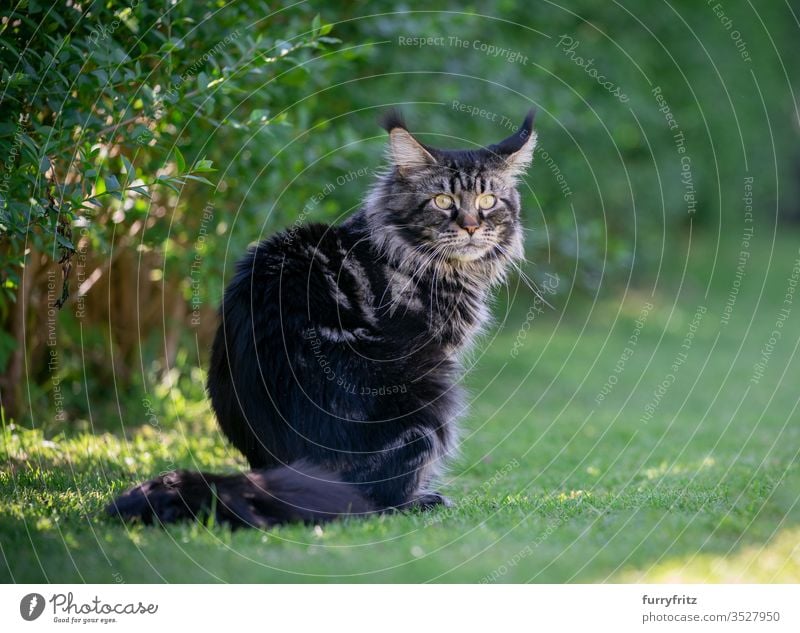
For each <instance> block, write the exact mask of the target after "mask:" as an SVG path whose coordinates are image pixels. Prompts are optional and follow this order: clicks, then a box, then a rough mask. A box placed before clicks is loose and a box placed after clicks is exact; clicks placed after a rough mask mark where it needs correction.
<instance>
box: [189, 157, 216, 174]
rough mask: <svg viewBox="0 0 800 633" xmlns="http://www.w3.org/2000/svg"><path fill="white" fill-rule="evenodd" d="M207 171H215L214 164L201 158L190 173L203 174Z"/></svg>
mask: <svg viewBox="0 0 800 633" xmlns="http://www.w3.org/2000/svg"><path fill="white" fill-rule="evenodd" d="M209 171H217V170H216V169H214V162H213V161H210V160H206V159H205V158H201V159H200V160H198V161H197V162H196V163H195V164H194V167H192V173H204V172H209Z"/></svg>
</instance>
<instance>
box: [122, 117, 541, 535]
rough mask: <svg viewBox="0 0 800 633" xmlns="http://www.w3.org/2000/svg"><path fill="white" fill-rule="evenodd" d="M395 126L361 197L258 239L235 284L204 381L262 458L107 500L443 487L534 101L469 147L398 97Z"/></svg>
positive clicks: (248, 502)
mask: <svg viewBox="0 0 800 633" xmlns="http://www.w3.org/2000/svg"><path fill="white" fill-rule="evenodd" d="M384 125H385V128H386V129H387V131H388V132H389V159H390V168H389V169H388V170H386V171H385V173H383V174H382V175H381V176H379V178H378V180H377V182H376V183H375V185H374V186H373V187H372V189H371V191H370V192H369V194H368V196H367V197H366V199H365V201H364V204H363V207H362V208H361V209H360V210H359V211H358V212H357V213H355V214H354V215H353V216H351V217H350V218H349V219H347V220H346V221H345V222H344V223H342V224H341V225H338V226H328V225H324V224H309V225H306V226H303V227H300V228H298V229H295V230H292V231H288V232H283V233H278V234H277V235H274V236H272V237H271V238H269V239H266V240H264V241H263V242H261V243H260V244H258V245H257V246H255V247H254V248H252V249H251V250H250V251H249V252H248V253H247V255H245V257H244V258H243V259H242V260H241V261H240V262H239V264H238V266H237V269H236V274H235V276H234V278H233V280H232V281H231V283H230V285H229V286H228V288H227V290H226V291H225V295H224V298H223V301H222V306H221V309H220V319H221V323H220V326H219V329H218V331H217V335H216V338H215V340H214V344H213V348H212V351H211V366H210V368H209V375H208V393H209V395H210V397H211V405H212V407H213V409H214V412H215V414H216V416H217V419H218V420H219V424H220V426H221V427H222V430H223V431H224V433H225V435H226V436H227V437H228V438H229V439H230V441H231V442H232V443H233V445H234V446H236V447H237V448H238V449H239V450H240V451H242V452H243V453H244V455H245V456H246V458H247V461H248V462H249V463H250V466H251V467H252V470H251V471H249V472H247V473H243V474H237V475H210V474H206V473H199V472H189V471H183V470H181V471H175V472H172V473H169V474H167V475H164V476H161V477H158V478H156V479H153V480H151V481H148V482H146V483H144V484H141V485H139V486H136V487H135V488H133V489H131V490H130V491H128V492H126V493H125V494H123V495H122V496H120V497H119V498H117V499H116V500H115V501H114V502H113V503H111V505H110V506H109V508H108V510H109V512H110V513H111V514H113V515H118V516H120V517H123V518H125V519H129V518H139V519H141V520H143V521H144V522H145V523H152V522H161V523H165V522H171V521H177V520H181V519H191V518H198V517H202V516H206V515H207V514H208V513H211V512H213V513H215V518H216V520H217V522H222V523H228V524H231V525H233V526H256V527H266V526H270V525H274V524H278V523H285V522H290V521H315V522H316V521H324V520H329V519H333V518H336V517H338V516H343V515H354V514H364V513H371V512H384V511H388V510H392V509H409V508H420V509H427V508H431V507H433V506H436V505H438V504H443V503H447V500H446V499H445V498H444V497H442V496H441V495H440V494H439V493H438V492H436V491H435V490H434V489H432V485H433V483H434V481H435V478H436V474H437V471H438V470H439V469H440V468H441V466H442V464H443V462H444V461H445V460H446V459H447V457H448V455H450V454H451V453H452V452H453V450H454V448H455V446H456V441H457V437H458V429H457V423H458V418H459V416H460V415H461V414H462V413H463V412H464V409H465V403H466V398H465V394H464V392H463V391H462V389H461V387H460V386H459V379H460V372H461V367H460V364H459V358H460V355H461V353H462V351H463V350H464V349H465V348H466V347H467V346H469V345H470V343H471V342H472V341H473V340H474V339H475V337H476V333H477V332H478V331H479V330H480V328H481V326H482V325H483V324H485V323H486V321H487V319H488V317H489V313H488V309H487V300H488V295H489V292H490V291H491V289H492V287H493V286H496V285H497V284H499V283H500V282H502V281H503V279H504V277H505V275H506V271H507V270H508V268H509V265H510V264H511V263H512V262H513V260H515V259H516V258H520V257H521V256H522V243H523V238H522V228H521V224H520V196H519V194H518V192H517V189H516V183H517V180H518V178H519V177H520V176H521V175H522V174H523V173H524V171H525V169H526V168H527V167H528V165H529V164H530V162H531V159H532V156H533V150H534V146H535V143H536V134H535V132H534V131H533V111H531V112H529V113H528V115H527V117H526V118H525V120H524V122H523V123H522V125H521V126H520V128H519V129H518V130H517V131H516V132H515V133H514V134H512V135H511V136H509V137H508V138H506V139H505V140H503V141H502V142H500V143H497V144H495V145H489V146H488V147H483V148H479V149H467V150H460V151H454V150H442V149H436V148H434V147H431V146H429V145H427V144H423V143H421V142H420V141H418V140H417V139H415V138H414V136H412V135H411V133H410V132H409V131H408V129H407V128H406V125H405V124H404V122H403V120H402V118H401V117H400V116H399V114H397V113H396V112H391V113H390V114H389V115H388V116H387V117H386V118H385V120H384Z"/></svg>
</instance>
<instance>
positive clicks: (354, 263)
mask: <svg viewBox="0 0 800 633" xmlns="http://www.w3.org/2000/svg"><path fill="white" fill-rule="evenodd" d="M375 257H376V256H375V254H374V253H373V252H372V249H371V246H370V245H369V241H368V240H367V239H366V236H365V234H364V231H363V228H362V227H361V226H360V225H359V223H358V222H352V221H348V222H347V223H345V224H343V225H339V226H333V225H328V224H321V223H311V224H304V225H302V226H295V227H292V228H290V229H287V230H285V231H281V232H279V233H276V234H274V235H272V236H270V237H269V238H267V239H265V240H263V241H261V242H259V243H258V244H256V245H255V246H253V247H251V248H250V249H249V250H248V251H247V253H246V254H245V256H244V257H242V259H241V260H240V261H239V262H238V264H237V266H236V273H235V275H234V277H233V279H232V280H231V282H230V284H229V285H228V288H227V290H226V292H225V300H224V304H227V306H233V305H238V306H240V307H245V306H246V307H247V309H248V311H251V312H259V311H262V310H266V311H270V312H274V311H275V310H276V309H277V310H278V311H279V312H281V313H282V314H287V313H290V312H302V313H304V314H306V315H308V316H310V317H311V319H312V320H316V318H321V320H322V321H328V320H329V319H328V318H325V317H326V316H329V317H330V320H333V321H334V322H335V323H337V324H342V323H343V322H347V321H349V320H350V319H349V318H348V316H353V317H355V316H357V315H358V316H361V317H364V316H366V315H365V312H366V311H367V310H368V304H369V303H371V301H370V300H371V299H372V297H371V294H372V293H371V291H370V288H371V287H372V286H374V285H375V283H377V282H378V276H377V275H376V273H375V271H376V266H375V264H376V263H377V262H376V261H375ZM223 309H224V310H227V308H226V307H224V308H223ZM254 316H255V315H254ZM315 317H316V318H315ZM359 320H360V319H359Z"/></svg>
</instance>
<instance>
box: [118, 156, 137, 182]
mask: <svg viewBox="0 0 800 633" xmlns="http://www.w3.org/2000/svg"><path fill="white" fill-rule="evenodd" d="M120 158H121V159H122V166H123V167H124V168H125V173H126V180H125V185H130V184H131V183H132V182H133V181H134V180H136V169H135V168H134V166H133V165H132V164H131V161H129V160H128V159H127V158H126V157H125V156H124V155H122V154H120Z"/></svg>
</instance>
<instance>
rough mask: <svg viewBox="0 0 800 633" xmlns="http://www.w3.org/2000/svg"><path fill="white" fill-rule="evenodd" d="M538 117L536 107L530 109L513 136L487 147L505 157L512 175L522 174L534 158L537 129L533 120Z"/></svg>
mask: <svg viewBox="0 0 800 633" xmlns="http://www.w3.org/2000/svg"><path fill="white" fill-rule="evenodd" d="M535 117H536V109H535V108H532V109H530V110H529V111H528V114H527V115H526V116H525V119H524V120H523V121H522V125H520V126H519V129H518V130H517V131H516V132H514V133H513V134H512V135H511V136H509V137H508V138H506V139H503V140H502V141H500V142H499V143H497V144H496V145H491V146H489V147H488V148H487V149H489V151H490V152H492V153H493V154H498V155H500V156H502V157H504V158H505V162H506V165H507V169H508V172H509V173H510V175H511V176H512V177H516V176H520V175H522V174H523V173H525V170H526V169H527V168H528V166H529V165H530V164H531V161H532V160H533V150H534V149H536V131H535V130H534V129H533V120H534V118H535Z"/></svg>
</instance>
